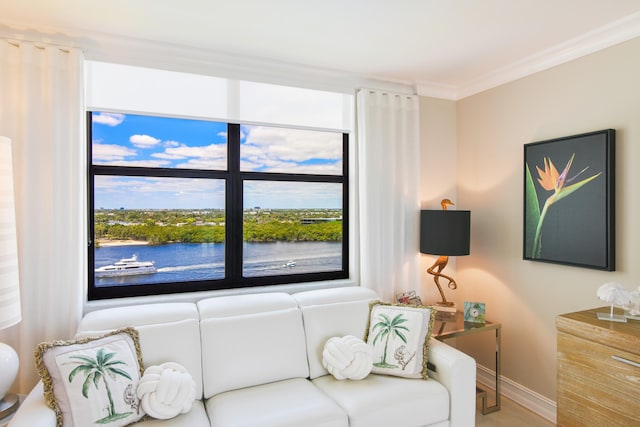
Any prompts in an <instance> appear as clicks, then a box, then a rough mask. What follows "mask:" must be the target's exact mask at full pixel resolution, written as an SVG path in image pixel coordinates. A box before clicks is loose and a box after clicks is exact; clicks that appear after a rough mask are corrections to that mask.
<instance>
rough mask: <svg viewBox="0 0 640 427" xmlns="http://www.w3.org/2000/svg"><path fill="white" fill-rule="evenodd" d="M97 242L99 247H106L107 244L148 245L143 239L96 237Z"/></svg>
mask: <svg viewBox="0 0 640 427" xmlns="http://www.w3.org/2000/svg"><path fill="white" fill-rule="evenodd" d="M97 243H98V245H99V247H101V248H102V247H107V246H139V245H148V244H149V242H147V241H144V240H109V239H98V240H97Z"/></svg>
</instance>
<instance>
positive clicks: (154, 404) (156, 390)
mask: <svg viewBox="0 0 640 427" xmlns="http://www.w3.org/2000/svg"><path fill="white" fill-rule="evenodd" d="M137 394H138V398H139V399H140V406H141V407H142V409H143V410H144V412H146V413H147V414H148V415H149V416H150V417H153V418H158V419H161V420H166V419H169V418H173V417H175V416H177V415H178V414H184V413H187V412H189V411H190V410H191V406H192V405H193V401H194V400H195V399H196V383H195V382H194V381H193V378H192V377H191V375H190V374H189V372H187V370H186V369H185V368H184V367H183V366H182V365H180V364H178V363H174V362H167V363H163V364H161V365H155V366H149V367H148V368H147V369H145V370H144V375H143V376H142V378H140V382H139V383H138V389H137Z"/></svg>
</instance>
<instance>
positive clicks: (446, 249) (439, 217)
mask: <svg viewBox="0 0 640 427" xmlns="http://www.w3.org/2000/svg"><path fill="white" fill-rule="evenodd" d="M440 204H441V206H442V210H422V211H420V252H421V253H423V254H430V255H438V259H437V260H436V262H435V263H433V265H432V266H431V267H429V268H428V269H427V273H429V274H432V275H433V281H434V282H435V284H436V286H437V287H438V292H439V293H440V297H441V298H442V301H440V302H438V303H436V308H443V309H445V310H447V309H449V310H450V311H455V303H453V302H449V301H447V298H446V297H445V296H444V292H443V291H442V287H441V286H440V278H441V277H444V278H445V279H447V280H448V281H449V283H448V287H449V289H456V288H457V287H458V284H457V283H456V281H455V280H454V279H453V277H451V276H447V275H445V274H442V270H444V268H445V267H446V266H447V263H448V262H449V257H450V256H460V255H469V235H470V231H471V212H470V211H454V210H447V206H449V205H453V203H452V202H451V201H450V200H449V199H443V200H442V202H440Z"/></svg>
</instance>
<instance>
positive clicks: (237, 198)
mask: <svg viewBox="0 0 640 427" xmlns="http://www.w3.org/2000/svg"><path fill="white" fill-rule="evenodd" d="M227 129H228V132H227V150H228V151H227V153H228V155H227V159H228V166H227V167H228V170H229V179H228V181H227V187H226V188H227V193H226V204H227V207H226V218H227V243H226V247H225V270H226V276H227V278H228V279H230V280H231V283H232V284H233V285H236V286H237V284H238V283H239V282H240V281H241V280H242V242H243V230H242V225H243V208H242V177H241V175H240V125H238V124H233V123H229V124H228V126H227Z"/></svg>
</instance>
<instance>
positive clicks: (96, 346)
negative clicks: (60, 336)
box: [36, 328, 144, 427]
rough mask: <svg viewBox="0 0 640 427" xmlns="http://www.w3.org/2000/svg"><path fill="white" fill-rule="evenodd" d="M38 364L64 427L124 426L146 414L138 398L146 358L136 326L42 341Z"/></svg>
mask: <svg viewBox="0 0 640 427" xmlns="http://www.w3.org/2000/svg"><path fill="white" fill-rule="evenodd" d="M36 366H37V368H38V373H39V374H40V376H41V378H42V380H43V384H44V389H45V400H46V401H47V404H48V405H49V406H50V407H51V408H52V409H53V410H54V412H56V419H57V426H58V427H61V426H64V427H70V426H75V427H88V426H109V427H121V426H126V425H129V424H131V423H133V422H135V421H138V420H140V419H141V418H142V417H143V416H144V411H142V410H141V408H140V405H139V403H140V402H139V399H138V397H137V396H136V388H137V386H138V382H139V380H140V377H141V374H142V370H141V368H142V356H141V354H140V346H139V344H138V333H137V331H136V330H135V329H133V328H125V329H121V330H118V331H115V332H113V333H110V334H107V335H104V336H102V337H99V338H84V339H80V340H76V341H55V342H52V343H42V344H40V345H39V346H38V348H37V350H36Z"/></svg>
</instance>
